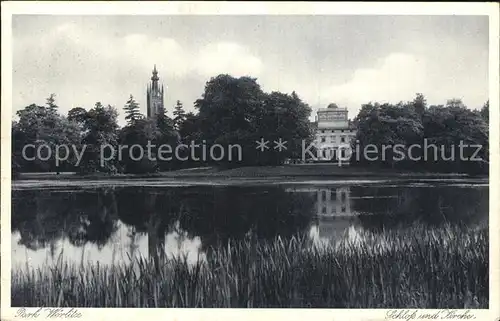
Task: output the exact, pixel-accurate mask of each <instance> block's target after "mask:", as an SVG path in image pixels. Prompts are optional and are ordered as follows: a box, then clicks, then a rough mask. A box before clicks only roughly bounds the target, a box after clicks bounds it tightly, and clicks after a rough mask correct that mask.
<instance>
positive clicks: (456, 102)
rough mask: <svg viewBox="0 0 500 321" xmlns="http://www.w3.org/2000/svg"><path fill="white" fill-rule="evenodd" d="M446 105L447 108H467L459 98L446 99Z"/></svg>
mask: <svg viewBox="0 0 500 321" xmlns="http://www.w3.org/2000/svg"><path fill="white" fill-rule="evenodd" d="M446 107H449V108H467V107H466V106H465V104H464V103H463V102H462V99H460V98H452V99H448V100H447V101H446Z"/></svg>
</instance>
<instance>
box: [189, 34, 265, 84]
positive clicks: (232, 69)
mask: <svg viewBox="0 0 500 321" xmlns="http://www.w3.org/2000/svg"><path fill="white" fill-rule="evenodd" d="M194 62H195V63H194V67H195V69H196V71H197V72H199V73H200V74H202V75H204V76H208V77H211V76H215V75H217V74H220V73H228V74H230V75H232V76H234V77H241V76H259V75H260V74H261V72H262V68H263V66H262V61H261V60H260V59H259V58H258V57H256V56H254V55H252V54H251V53H249V52H248V49H247V48H245V47H244V46H241V45H239V44H236V43H230V42H220V43H215V44H209V45H207V46H205V47H204V48H203V49H202V50H201V51H200V52H199V53H198V56H197V57H196V59H195V60H194Z"/></svg>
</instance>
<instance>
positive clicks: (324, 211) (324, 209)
mask: <svg viewBox="0 0 500 321" xmlns="http://www.w3.org/2000/svg"><path fill="white" fill-rule="evenodd" d="M321 213H323V214H326V207H325V206H323V210H322V211H321Z"/></svg>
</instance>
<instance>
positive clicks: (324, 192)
mask: <svg viewBox="0 0 500 321" xmlns="http://www.w3.org/2000/svg"><path fill="white" fill-rule="evenodd" d="M322 194H323V202H326V191H323V193H322Z"/></svg>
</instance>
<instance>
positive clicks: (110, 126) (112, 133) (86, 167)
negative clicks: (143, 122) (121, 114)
mask: <svg viewBox="0 0 500 321" xmlns="http://www.w3.org/2000/svg"><path fill="white" fill-rule="evenodd" d="M117 117H118V111H117V110H116V108H114V107H112V106H109V105H108V106H107V107H104V106H103V105H102V104H101V103H100V102H97V103H96V104H95V107H94V108H92V109H91V110H89V111H88V112H87V115H86V117H85V124H84V128H85V132H86V133H85V135H84V137H83V139H82V143H83V144H85V146H86V149H85V152H84V154H83V158H82V164H81V167H80V172H81V173H89V172H95V171H103V172H108V173H113V172H116V171H117V167H116V159H115V158H111V159H108V158H110V156H111V155H110V154H109V153H111V152H113V151H116V147H117V144H118V123H117ZM105 145H106V146H109V147H108V148H104V146H105ZM101 149H102V150H103V151H104V152H105V153H104V154H103V155H101Z"/></svg>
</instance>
